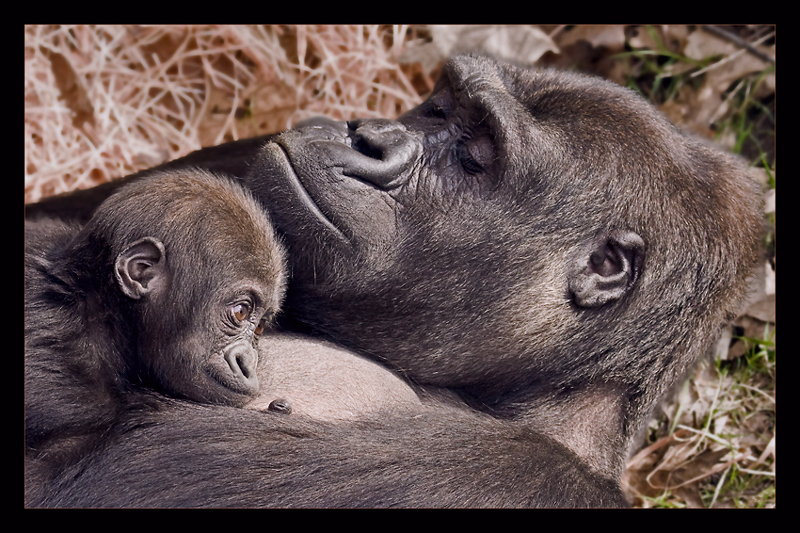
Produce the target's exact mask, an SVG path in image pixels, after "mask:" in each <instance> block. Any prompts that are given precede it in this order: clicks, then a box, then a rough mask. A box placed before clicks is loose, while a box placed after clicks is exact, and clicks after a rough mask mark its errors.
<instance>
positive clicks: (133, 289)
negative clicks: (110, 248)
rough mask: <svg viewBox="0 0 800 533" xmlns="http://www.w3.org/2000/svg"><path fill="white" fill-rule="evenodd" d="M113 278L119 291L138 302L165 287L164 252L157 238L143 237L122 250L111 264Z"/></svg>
mask: <svg viewBox="0 0 800 533" xmlns="http://www.w3.org/2000/svg"><path fill="white" fill-rule="evenodd" d="M114 275H115V276H116V278H117V283H118V284H119V287H120V289H122V292H124V293H125V294H126V295H127V296H128V297H130V298H133V299H134V300H138V299H140V298H142V297H143V296H145V295H148V294H151V293H153V292H155V291H158V290H159V289H161V288H162V287H164V286H165V284H166V281H167V280H166V277H167V268H166V252H165V251H164V245H163V244H162V243H161V241H159V240H158V239H155V238H153V237H145V238H143V239H139V240H138V241H136V242H135V243H133V244H131V245H130V246H128V247H127V248H125V250H123V251H122V252H121V253H120V254H119V255H118V256H117V259H116V261H115V262H114Z"/></svg>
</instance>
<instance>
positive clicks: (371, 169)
mask: <svg viewBox="0 0 800 533" xmlns="http://www.w3.org/2000/svg"><path fill="white" fill-rule="evenodd" d="M693 157H694V156H693V154H692V153H689V150H688V144H687V142H686V141H685V140H684V138H683V137H682V136H681V135H680V134H679V133H678V132H677V131H676V130H675V129H674V128H673V127H672V126H671V125H670V124H668V123H667V122H666V120H665V119H664V118H663V117H662V116H661V115H660V114H658V113H656V112H655V111H654V110H653V109H652V108H651V107H650V106H649V105H648V104H646V103H645V102H644V101H643V100H641V99H640V98H639V97H637V96H635V95H634V94H633V93H632V92H630V91H628V90H625V89H622V88H620V87H618V86H616V85H613V84H611V83H608V82H604V81H602V80H598V79H595V78H586V77H582V76H578V75H571V74H565V73H553V72H548V71H527V70H522V69H517V68H514V67H512V66H510V65H505V64H498V63H496V62H494V61H492V60H490V59H487V58H478V57H471V56H463V57H457V58H455V59H453V60H451V61H450V62H448V64H447V65H446V66H445V67H444V69H443V71H442V75H441V78H440V80H439V82H438V83H437V86H436V88H435V89H434V91H433V93H432V95H431V96H430V97H429V98H428V100H427V101H426V102H424V103H423V104H422V105H420V106H419V107H417V108H416V109H414V110H411V111H410V112H409V113H407V114H406V115H404V116H402V117H401V118H400V119H398V120H397V121H389V120H362V121H351V122H347V123H336V122H332V121H329V120H326V119H318V120H312V121H309V122H308V123H306V124H301V125H300V126H299V127H298V128H296V129H294V130H290V131H287V132H285V133H283V134H280V135H278V136H277V137H276V138H275V139H274V142H272V143H270V144H268V145H267V146H266V147H265V148H264V150H263V152H262V154H261V155H260V157H259V158H258V160H257V162H256V164H254V166H253V168H252V169H251V172H250V174H249V175H248V176H247V177H246V178H245V180H246V181H247V184H248V186H249V187H250V188H251V189H252V190H253V191H254V192H255V193H256V195H257V196H258V197H259V198H261V199H262V201H263V202H264V203H265V204H266V205H267V206H268V208H269V211H270V213H271V214H272V216H273V221H274V222H275V224H276V226H277V229H278V231H279V232H280V233H281V234H282V235H283V237H284V239H285V241H286V243H287V245H288V247H289V256H290V258H291V259H290V262H291V276H292V277H291V283H290V289H289V293H288V297H287V302H286V307H285V312H286V313H287V314H288V315H289V316H291V317H293V318H296V319H298V320H300V321H302V322H305V323H307V324H309V325H310V326H311V327H312V328H314V329H315V330H316V331H318V332H321V333H323V334H326V335H328V336H330V337H332V338H334V339H335V340H336V341H337V342H339V343H342V344H345V345H347V346H349V347H351V348H354V349H357V350H362V351H364V352H366V353H368V354H370V355H372V356H375V357H379V358H382V359H384V360H385V361H387V362H388V363H389V364H390V365H392V366H394V367H395V368H397V369H400V370H403V371H406V372H407V373H408V374H409V375H410V376H411V377H413V378H415V379H417V380H418V381H420V382H423V383H432V384H438V385H444V386H451V387H453V386H469V385H477V386H480V387H481V388H482V390H483V391H490V390H491V386H492V385H493V384H499V383H503V384H504V387H505V389H507V388H508V384H509V383H510V382H512V381H514V380H526V381H528V382H530V381H531V380H541V379H545V377H547V376H554V379H558V376H563V375H566V374H569V375H571V376H573V377H575V376H578V377H577V379H582V376H580V372H578V371H577V370H576V368H579V367H585V368H586V369H587V370H586V372H588V373H591V372H602V368H603V359H602V357H603V354H604V353H611V351H612V350H616V351H617V352H619V349H618V348H616V347H615V348H610V346H612V345H615V344H616V345H621V344H622V343H627V344H630V340H629V338H628V337H629V336H631V335H636V334H637V332H636V331H633V330H631V328H632V327H634V326H630V327H627V329H626V327H623V328H620V327H617V326H616V324H619V323H622V322H620V321H621V319H622V318H623V317H624V314H625V313H628V312H629V310H630V312H631V313H638V312H640V311H642V309H639V310H638V311H637V308H640V307H641V306H648V312H650V311H652V309H653V306H652V305H651V303H652V302H647V301H645V300H643V299H642V297H641V295H639V294H638V292H640V290H639V289H641V286H642V285H645V286H647V285H648V284H656V283H659V282H660V280H664V279H667V278H668V277H669V275H670V274H669V272H670V268H673V267H671V266H670V265H671V263H670V262H671V261H672V257H673V256H674V254H672V256H670V255H669V254H670V249H671V248H672V249H673V251H674V247H675V243H674V242H671V241H672V238H673V236H674V235H680V234H681V232H684V234H685V228H684V227H683V225H682V224H681V221H682V220H685V219H686V217H687V216H694V215H695V213H694V210H695V206H694V205H693V204H691V202H689V203H687V202H684V201H683V200H682V196H681V195H679V194H678V193H677V192H676V191H682V190H697V188H698V187H708V186H709V183H705V182H703V181H702V180H701V182H700V183H699V184H698V183H695V182H694V181H693V180H694V179H695V177H694V173H693V172H692V171H691V170H692V168H691V167H692V165H694V164H695V161H694V159H693ZM714 164H716V163H714ZM710 166H711V163H710V162H705V167H704V169H703V170H704V171H705V170H708V168H710ZM686 169H689V172H687V170H686ZM711 172H713V170H712V171H711ZM711 185H713V184H711ZM710 188H711V189H713V186H712V187H710ZM704 201H705V202H706V203H705V204H704V206H703V207H702V209H705V210H706V211H708V212H709V213H715V212H717V210H718V208H719V209H721V206H710V207H709V205H710V204H708V203H707V202H708V201H709V200H708V199H706V200H704ZM711 203H713V201H712V202H711ZM673 204H674V205H673ZM698 210H699V208H698ZM657 219H659V220H657ZM673 221H678V225H677V226H675V227H673V226H674V224H673V226H670V227H667V228H664V225H665V224H672V223H673ZM694 223H695V222H693V224H694ZM654 227H660V229H659V230H658V232H656V230H654V229H652V228H654ZM702 239H705V237H702V238H701V240H702ZM706 240H707V239H706ZM645 250H646V251H647V256H648V261H649V260H651V259H652V257H653V256H654V254H655V255H656V256H657V257H658V259H656V261H658V262H659V268H658V269H657V271H658V272H657V273H658V277H657V278H656V277H652V276H649V275H648V269H647V267H646V263H647V262H648V261H645V257H644V256H645ZM698 256H699V257H700V256H702V254H701V253H698ZM701 259H702V257H701ZM674 268H675V269H677V268H686V269H691V268H690V267H686V265H684V264H683V263H681V264H678V263H675V266H674ZM692 268H693V267H692ZM695 273H696V269H695ZM693 274H694V273H693ZM673 275H678V274H676V273H674V272H673ZM672 281H673V283H674V278H673V280H672ZM653 290H661V289H653ZM650 296H651V297H654V298H658V299H661V300H665V299H668V296H669V295H668V294H666V293H663V294H661V293H656V294H655V295H650ZM603 306H605V307H603ZM598 307H603V311H602V312H598ZM653 313H654V316H655V312H653ZM653 320H658V319H657V318H654V319H653ZM644 322H646V321H644ZM644 327H648V326H647V325H646V324H645V326H644ZM649 327H652V324H650V326H649ZM558 354H561V355H558ZM568 354H569V355H568ZM487 357H491V362H490V363H489V364H487ZM623 357H624V355H623ZM617 366H619V365H617Z"/></svg>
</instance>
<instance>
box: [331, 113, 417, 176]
mask: <svg viewBox="0 0 800 533" xmlns="http://www.w3.org/2000/svg"><path fill="white" fill-rule="evenodd" d="M347 127H348V129H349V133H350V138H351V139H352V143H351V147H352V149H353V150H354V151H355V152H357V153H358V155H356V154H353V156H352V157H351V158H350V160H349V161H345V162H344V163H345V164H344V169H343V170H344V174H346V175H349V176H353V177H356V178H359V179H362V180H365V181H369V182H371V183H373V184H375V185H377V186H379V187H381V188H383V189H391V188H394V187H397V186H399V185H401V184H402V183H404V182H405V181H406V180H407V179H408V178H409V176H410V175H411V173H412V171H413V169H414V168H415V165H416V164H417V161H419V158H420V156H421V154H422V143H421V142H420V141H419V139H418V137H417V136H415V135H414V134H412V133H410V132H409V131H408V130H406V127H405V126H403V125H402V124H400V123H399V122H395V121H393V120H384V119H369V120H366V119H361V120H351V121H348V122H347ZM361 156H366V157H361Z"/></svg>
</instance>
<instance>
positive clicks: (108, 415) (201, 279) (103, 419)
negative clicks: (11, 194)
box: [25, 170, 286, 464]
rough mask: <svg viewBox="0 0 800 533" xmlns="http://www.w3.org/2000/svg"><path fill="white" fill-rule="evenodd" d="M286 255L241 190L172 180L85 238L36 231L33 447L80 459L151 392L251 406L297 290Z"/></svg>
mask: <svg viewBox="0 0 800 533" xmlns="http://www.w3.org/2000/svg"><path fill="white" fill-rule="evenodd" d="M285 272H286V268H285V262H284V255H283V251H282V248H281V246H280V245H279V243H278V241H277V238H276V236H275V234H274V232H273V231H272V227H271V225H270V223H269V220H268V219H267V217H266V214H265V212H264V210H263V209H262V208H261V207H260V206H259V205H258V204H257V203H256V201H255V200H253V198H252V197H251V196H250V195H249V193H246V192H245V191H244V190H243V189H241V188H240V187H239V186H238V185H236V184H234V183H232V182H230V181H228V180H224V179H220V178H219V177H215V176H212V175H210V174H207V173H204V172H200V171H194V170H192V171H187V170H183V171H180V172H174V173H161V174H157V175H154V176H151V177H150V178H149V179H143V180H141V181H139V182H136V183H132V184H130V185H127V186H125V187H124V188H122V189H120V190H119V191H118V192H117V193H116V194H114V195H112V196H111V197H109V198H108V199H107V200H106V201H105V202H104V203H103V204H102V205H101V206H100V207H99V208H98V210H97V211H96V213H95V214H94V216H93V217H92V219H91V220H90V221H89V222H88V223H87V224H86V225H85V226H83V227H77V226H70V225H67V224H64V223H61V222H58V221H53V220H49V221H48V220H43V221H37V222H31V223H28V222H26V225H25V430H26V431H25V439H26V450H27V453H26V456H27V457H28V459H29V464H32V462H33V461H37V460H42V461H46V462H53V461H55V462H58V461H62V460H68V459H69V457H70V456H73V455H74V454H77V453H78V452H79V451H80V450H81V449H83V447H84V446H91V445H92V443H93V442H94V439H95V438H96V437H98V436H99V435H100V434H101V433H102V432H103V430H104V428H107V427H108V426H109V425H110V424H112V423H113V422H114V420H115V419H116V418H117V415H118V413H119V412H120V410H122V409H125V408H130V406H131V405H133V404H135V403H136V402H137V401H138V402H142V401H145V400H144V399H146V398H147V397H148V395H147V394H137V391H152V390H155V391H158V392H160V393H163V394H166V395H169V396H172V397H177V398H184V399H189V400H193V401H197V402H206V403H220V404H227V405H234V406H241V405H244V404H245V403H247V402H248V401H250V400H252V399H253V398H254V397H256V395H257V394H258V391H259V384H258V375H257V373H256V369H257V363H258V353H257V351H256V342H257V339H258V337H259V336H260V335H261V333H262V332H263V331H264V329H265V327H266V325H267V324H268V323H269V322H270V321H271V320H272V317H273V316H274V315H275V313H276V312H277V311H278V308H279V305H280V302H281V299H282V297H283V293H284V287H285Z"/></svg>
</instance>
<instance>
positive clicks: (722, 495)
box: [25, 26, 775, 507]
mask: <svg viewBox="0 0 800 533" xmlns="http://www.w3.org/2000/svg"><path fill="white" fill-rule="evenodd" d="M773 30H774V28H773ZM769 31H770V28H768V27H767V28H765V27H748V28H740V29H739V33H740V34H742V35H744V36H745V37H748V38H749V37H750V36H752V38H749V40H750V41H751V42H752V41H758V42H759V46H760V47H761V50H766V51H767V55H769V54H771V56H772V57H774V55H775V54H774V44H770V43H771V42H772V43H774V38H772V37H770V35H769ZM418 37H425V38H426V41H425V42H427V43H428V44H426V45H424V46H423V47H422V48H417V53H419V51H420V50H426V49H427V50H432V49H435V50H436V51H437V53H439V54H443V53H446V52H447V51H450V50H454V49H456V46H457V44H458V43H461V44H462V45H463V46H466V44H467V40H468V39H473V40H476V42H477V41H480V43H481V44H482V45H483V46H485V47H489V46H494V47H495V49H493V50H492V52H493V53H495V54H496V55H500V56H503V55H505V56H506V57H508V56H511V57H514V55H515V54H519V51H520V50H524V51H525V57H526V58H527V59H528V60H529V61H531V62H533V61H537V60H538V62H539V64H550V65H557V66H562V67H570V68H573V67H577V68H580V69H581V70H586V71H591V72H595V73H598V74H600V75H603V76H606V77H608V78H610V79H612V80H614V81H617V82H618V83H621V84H624V85H625V84H627V85H629V86H632V87H634V88H635V89H637V90H640V91H641V92H643V93H644V94H646V95H647V96H648V97H649V98H651V99H652V100H653V101H654V102H656V104H657V105H659V106H660V107H661V109H662V110H664V112H665V113H667V114H668V116H670V117H671V118H672V119H673V120H674V121H675V122H676V123H678V124H680V125H682V126H684V127H687V128H689V129H692V130H694V131H695V132H698V133H700V134H703V135H708V136H715V138H716V140H717V141H718V142H721V143H723V144H724V145H726V146H728V147H729V148H731V149H734V150H736V151H739V152H741V153H743V154H745V155H746V157H748V158H749V159H751V160H753V161H760V162H762V163H765V164H763V166H764V167H766V168H762V169H760V170H756V171H755V172H756V174H760V175H761V176H762V177H761V179H762V181H763V182H764V183H765V190H766V189H768V192H767V200H768V203H770V204H771V205H772V206H773V207H772V208H771V211H772V214H771V221H772V222H773V224H774V194H775V191H774V187H775V177H774V171H775V163H774V146H773V136H774V103H772V104H771V103H770V102H774V66H773V67H770V66H769V65H768V64H767V63H765V62H764V61H763V60H762V61H761V62H760V63H759V62H758V61H756V60H755V59H754V57H753V54H750V53H746V52H745V53H743V52H741V48H740V47H737V46H736V45H732V44H731V43H730V42H727V41H725V40H724V39H719V38H715V37H713V36H710V35H709V34H707V32H701V31H700V30H698V29H696V28H691V27H686V26H669V27H666V26H665V27H657V28H647V29H646V31H645V29H644V28H635V27H623V26H592V27H577V28H571V27H564V26H557V27H544V26H543V27H505V28H474V27H468V28H447V27H445V28H414V27H407V26H309V27H305V26H301V27H285V26H169V27H162V26H158V27H142V26H28V27H26V28H25V201H26V203H27V202H33V201H37V200H38V199H40V198H42V197H45V196H49V195H52V194H55V193H59V192H63V191H69V190H73V189H77V188H85V187H90V186H93V185H95V184H97V183H100V182H104V181H108V180H110V179H114V178H116V177H120V176H124V175H127V174H130V173H132V172H135V171H137V170H140V169H144V168H149V167H152V166H154V165H157V164H159V163H161V162H164V161H167V160H170V159H174V158H176V157H179V156H182V155H185V154H187V153H188V152H190V151H193V150H196V149H198V148H200V147H204V146H212V145H216V144H219V143H222V142H224V141H228V140H232V139H239V138H246V137H251V136H255V135H260V134H265V133H272V132H276V131H280V130H282V129H285V128H287V127H290V126H291V125H292V124H294V123H296V122H297V121H299V120H302V119H303V118H306V117H309V116H313V115H322V114H324V115H329V116H332V117H335V118H342V119H347V118H352V117H356V116H360V117H388V118H391V117H395V116H397V115H399V114H401V113H402V112H404V111H405V110H407V109H410V108H412V107H414V106H415V105H416V104H418V103H419V102H420V101H421V100H422V98H423V97H424V95H425V94H426V93H427V92H429V91H430V90H431V88H432V87H433V81H434V77H435V72H434V73H431V74H429V71H430V70H431V67H430V65H431V64H435V63H436V61H438V59H439V57H438V56H435V57H430V56H428V61H425V60H423V61H422V64H425V65H426V66H425V68H423V66H422V64H421V63H407V64H401V62H400V58H401V56H402V54H403V53H404V51H405V50H406V49H407V48H409V47H408V45H409V43H411V42H413V41H415V40H416V39H417V38H418ZM770 39H772V40H770ZM420 42H422V41H418V42H416V44H419V43H420ZM431 43H432V45H435V46H431ZM498 43H499V44H498ZM764 43H766V44H764ZM463 46H462V48H463ZM503 46H506V47H508V46H512V48H513V49H508V48H506V49H503ZM425 47H427V48H425ZM765 47H766V48H765ZM770 68H771V70H770ZM770 91H771V92H770ZM770 95H771V98H772V100H770ZM759 106H760V107H759ZM770 106H773V107H770ZM712 125H713V128H712V127H711V126H712ZM770 235H771V241H770V243H768V244H769V261H767V263H766V266H765V271H764V274H763V276H762V277H761V279H760V281H759V287H758V289H757V292H756V296H755V297H754V299H753V302H751V303H752V305H751V307H750V308H749V309H748V310H747V311H746V313H744V314H743V316H742V317H740V318H739V319H737V325H736V327H735V328H733V329H731V330H730V332H729V334H730V335H735V336H744V337H746V338H749V339H751V340H750V341H747V343H745V342H743V341H741V340H740V341H736V342H733V341H734V340H735V339H736V337H735V336H733V337H732V336H728V337H726V338H725V339H723V340H722V341H721V343H720V345H719V348H718V350H717V354H715V357H714V358H710V359H708V360H704V361H703V363H702V364H701V366H700V367H699V369H698V371H697V373H696V374H695V375H694V376H693V377H692V378H691V379H690V380H688V381H687V382H686V384H685V385H684V386H683V388H682V389H681V390H680V391H679V393H678V394H677V395H676V397H675V398H674V399H673V400H671V401H669V402H666V403H665V405H664V408H663V412H661V413H659V414H658V415H657V416H656V417H655V418H654V419H653V421H652V422H651V424H650V427H649V428H648V430H647V434H646V435H645V440H644V444H643V445H642V446H643V447H642V449H641V450H640V451H639V452H638V453H637V454H635V455H634V457H632V459H631V461H630V464H629V468H628V472H627V473H626V476H625V479H624V486H625V488H626V490H627V492H628V494H629V496H630V497H631V499H632V500H633V501H634V504H635V505H636V506H642V507H652V506H666V507H685V506H688V507H708V506H715V507H720V506H722V507H730V506H744V507H763V506H767V507H769V506H774V504H775V338H774V331H775V330H774V324H775V312H774V293H775V288H774V265H775V260H774V230H773V231H772V233H771V234H770Z"/></svg>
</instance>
